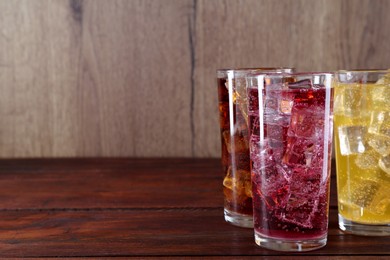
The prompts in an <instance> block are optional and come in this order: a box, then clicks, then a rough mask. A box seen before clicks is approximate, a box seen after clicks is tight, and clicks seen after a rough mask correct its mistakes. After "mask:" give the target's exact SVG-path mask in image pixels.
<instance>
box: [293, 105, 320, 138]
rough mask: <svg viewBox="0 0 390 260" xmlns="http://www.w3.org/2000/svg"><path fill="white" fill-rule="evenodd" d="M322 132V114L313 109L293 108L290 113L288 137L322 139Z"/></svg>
mask: <svg viewBox="0 0 390 260" xmlns="http://www.w3.org/2000/svg"><path fill="white" fill-rule="evenodd" d="M323 130H324V113H323V112H322V113H321V111H317V110H316V109H315V108H314V109H313V108H305V107H299V106H294V107H293V109H292V112H291V123H290V127H289V129H288V135H290V136H298V137H306V138H316V139H317V138H322V136H323Z"/></svg>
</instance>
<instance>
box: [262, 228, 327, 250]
mask: <svg viewBox="0 0 390 260" xmlns="http://www.w3.org/2000/svg"><path fill="white" fill-rule="evenodd" d="M326 240H327V237H326V236H325V237H324V238H319V239H310V240H287V239H286V240H282V239H275V238H270V237H265V236H262V235H261V234H258V233H257V232H255V242H256V244H257V245H259V246H261V247H264V248H267V249H272V250H275V251H285V252H305V251H312V250H316V249H319V248H321V247H324V246H325V245H326Z"/></svg>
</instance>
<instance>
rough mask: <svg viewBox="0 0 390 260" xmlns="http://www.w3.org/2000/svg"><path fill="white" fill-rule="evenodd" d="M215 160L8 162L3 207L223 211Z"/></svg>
mask: <svg viewBox="0 0 390 260" xmlns="http://www.w3.org/2000/svg"><path fill="white" fill-rule="evenodd" d="M222 194H223V193H222V174H221V171H220V165H219V161H218V160H215V159H198V160H192V159H176V160H175V159H169V160H168V159H165V160H164V159H143V160H142V159H88V160H87V159H66V160H5V161H1V163H0V197H1V198H2V203H1V205H0V208H1V209H64V208H92V209H93V208H95V209H96V208H162V207H164V208H177V207H179V208H191V207H201V208H202V207H203V208H207V207H218V208H220V211H221V212H222V205H223V197H222V196H223V195H222Z"/></svg>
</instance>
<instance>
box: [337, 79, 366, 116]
mask: <svg viewBox="0 0 390 260" xmlns="http://www.w3.org/2000/svg"><path fill="white" fill-rule="evenodd" d="M343 94H344V95H343V96H342V104H343V108H344V115H345V116H348V117H357V116H360V115H361V111H362V109H364V108H365V107H366V91H365V89H364V88H363V87H362V86H361V85H360V84H356V85H352V86H348V87H346V88H344V93H343Z"/></svg>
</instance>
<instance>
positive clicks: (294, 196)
mask: <svg viewBox="0 0 390 260" xmlns="http://www.w3.org/2000/svg"><path fill="white" fill-rule="evenodd" d="M321 172H322V171H321V170H318V169H316V170H314V171H307V170H306V169H302V168H301V169H299V168H295V169H294V170H293V172H292V174H291V177H290V182H289V184H290V185H289V198H288V202H287V204H286V207H285V209H284V211H283V213H282V214H281V215H280V217H281V220H282V221H285V222H289V223H293V224H295V225H298V226H300V227H303V228H312V227H313V219H314V217H315V214H316V212H317V211H318V203H319V197H320V183H321Z"/></svg>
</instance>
